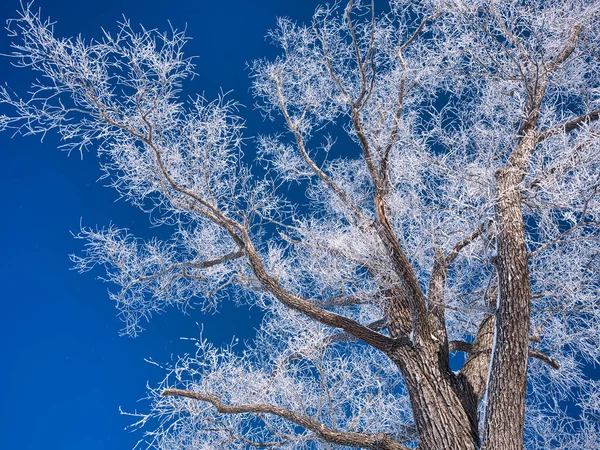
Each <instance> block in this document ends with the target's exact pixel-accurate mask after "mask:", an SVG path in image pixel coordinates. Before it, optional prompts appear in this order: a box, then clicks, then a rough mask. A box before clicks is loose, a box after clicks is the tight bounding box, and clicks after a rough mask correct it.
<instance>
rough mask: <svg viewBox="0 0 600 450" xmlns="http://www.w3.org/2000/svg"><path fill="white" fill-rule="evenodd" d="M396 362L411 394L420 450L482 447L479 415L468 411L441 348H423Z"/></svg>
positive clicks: (461, 449)
mask: <svg viewBox="0 0 600 450" xmlns="http://www.w3.org/2000/svg"><path fill="white" fill-rule="evenodd" d="M393 359H394V362H396V364H397V365H398V367H399V368H400V370H401V372H402V374H403V376H404V379H405V381H406V385H407V388H408V392H409V394H410V401H411V406H412V411H413V415H414V420H415V424H416V427H417V431H418V434H419V450H450V449H452V450H475V449H477V448H479V435H478V431H477V419H476V416H477V412H476V410H475V411H470V412H467V411H466V409H465V405H464V404H463V402H462V401H461V396H460V394H461V391H460V387H459V383H458V381H457V378H456V376H455V375H454V374H453V373H452V372H451V371H450V370H449V368H448V366H447V364H446V363H444V362H443V361H440V358H439V349H435V350H433V349H422V348H421V349H419V350H412V352H411V354H410V355H408V356H407V355H406V354H403V355H401V356H400V357H399V358H398V359H395V358H393Z"/></svg>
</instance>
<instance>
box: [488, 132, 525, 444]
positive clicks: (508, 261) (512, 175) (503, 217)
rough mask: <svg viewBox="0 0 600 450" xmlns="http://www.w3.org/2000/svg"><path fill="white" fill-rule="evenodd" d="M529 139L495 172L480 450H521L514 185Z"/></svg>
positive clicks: (520, 237)
mask: <svg viewBox="0 0 600 450" xmlns="http://www.w3.org/2000/svg"><path fill="white" fill-rule="evenodd" d="M533 139H534V136H533V133H530V134H529V136H527V137H526V138H525V139H524V140H523V142H522V144H521V148H518V149H517V151H516V152H515V154H513V156H514V159H513V161H510V163H509V165H508V166H507V167H506V168H504V169H501V170H499V171H498V174H497V175H498V184H497V192H496V199H497V203H496V220H497V226H498V238H497V239H498V241H497V247H498V255H497V258H496V268H497V272H498V310H497V313H496V325H495V337H494V348H493V352H492V362H491V371H490V380H489V386H488V397H487V407H486V421H485V431H484V447H483V448H484V449H485V450H519V449H522V448H523V437H524V432H523V427H524V423H525V397H526V394H527V363H528V336H529V318H530V313H531V306H530V298H529V296H530V282H529V272H528V268H527V247H526V243H525V224H524V220H523V212H522V209H521V192H520V183H521V181H522V179H523V173H524V172H523V167H526V157H527V154H528V153H529V152H528V150H529V149H528V146H531V145H533V144H532V142H533ZM511 163H512V164H511Z"/></svg>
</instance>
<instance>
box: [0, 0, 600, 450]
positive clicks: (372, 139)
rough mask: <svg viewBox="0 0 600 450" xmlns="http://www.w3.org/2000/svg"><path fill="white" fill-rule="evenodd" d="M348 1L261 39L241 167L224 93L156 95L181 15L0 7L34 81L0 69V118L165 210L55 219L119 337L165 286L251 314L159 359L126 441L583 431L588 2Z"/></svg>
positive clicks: (506, 442)
mask: <svg viewBox="0 0 600 450" xmlns="http://www.w3.org/2000/svg"><path fill="white" fill-rule="evenodd" d="M374 6H375V5H373V4H370V5H366V4H362V3H358V2H357V3H355V2H354V1H352V0H350V1H349V2H348V4H347V5H344V6H342V5H338V4H336V5H334V6H331V7H330V6H325V7H322V8H319V9H317V11H316V12H315V15H314V18H313V22H312V23H311V24H310V25H309V26H304V25H298V24H296V23H294V22H293V21H291V20H288V19H279V20H278V27H277V29H276V30H274V31H272V32H270V33H269V37H270V38H271V39H272V40H273V41H274V43H275V44H277V45H278V46H280V48H281V54H280V56H279V57H277V58H276V59H274V60H272V61H268V60H261V61H255V62H254V63H253V64H252V65H251V71H252V78H253V89H254V93H255V95H256V98H257V102H258V107H259V108H261V109H262V111H263V112H264V114H265V116H266V117H268V118H272V119H274V120H277V121H279V122H280V123H281V124H282V131H281V133H280V134H277V135H273V136H258V137H257V138H256V139H254V140H252V141H248V144H247V145H248V147H249V148H250V149H251V152H250V153H252V154H254V153H256V155H257V161H258V162H257V163H256V164H255V163H250V162H248V158H245V157H244V154H243V153H242V146H243V143H244V142H245V141H244V138H243V136H242V131H243V128H244V124H243V121H242V119H241V118H240V116H239V112H238V109H237V104H236V103H235V102H234V101H231V100H228V99H227V98H226V96H223V97H221V98H219V99H217V100H215V101H206V100H205V99H203V98H201V97H198V98H196V99H193V100H190V101H184V100H182V99H181V98H180V96H181V90H182V83H183V81H184V79H185V78H186V77H188V76H190V75H192V74H193V70H194V66H193V64H192V61H191V60H190V59H188V58H186V57H184V55H183V53H182V47H183V45H184V44H185V41H186V38H185V36H184V35H183V34H182V33H179V32H176V31H171V32H170V33H165V34H159V33H157V32H155V31H148V30H145V29H141V30H139V31H136V30H134V29H133V28H132V27H131V26H130V24H129V23H128V22H126V21H125V22H124V23H121V24H120V27H119V29H118V32H117V33H116V34H114V35H111V34H109V33H105V36H104V38H103V40H101V41H88V42H86V41H85V40H83V39H82V38H77V39H59V38H57V37H55V35H54V30H53V24H52V23H50V22H48V21H43V20H42V19H41V17H40V15H39V13H36V12H34V11H32V10H31V9H30V8H28V7H25V8H24V9H23V11H22V12H21V15H20V17H19V18H18V19H16V20H14V21H12V22H10V23H9V29H10V30H11V31H12V32H13V33H14V37H15V43H14V44H13V53H12V55H11V56H12V58H13V61H14V63H15V64H17V65H19V66H23V67H27V68H30V69H32V70H33V71H35V72H36V73H38V74H39V75H40V79H39V80H38V81H37V82H36V84H35V85H34V86H33V93H32V94H31V96H30V97H28V98H26V99H22V98H20V97H19V96H16V95H13V94H12V93H11V92H10V91H9V90H8V89H6V88H2V91H1V92H0V94H1V101H2V103H3V104H4V105H5V106H7V111H8V110H10V112H9V113H8V115H3V116H0V128H2V129H13V130H17V131H18V132H20V133H22V134H44V133H46V132H48V131H50V130H53V129H56V130H57V131H58V132H59V133H60V135H61V136H62V137H63V138H64V139H65V141H66V144H65V145H66V147H67V148H68V149H80V150H81V149H83V148H85V147H88V146H94V147H97V148H98V152H99V155H100V160H101V164H102V168H103V170H104V172H105V174H106V178H107V179H109V180H110V183H111V185H112V186H113V187H114V188H115V189H116V190H117V191H118V192H119V194H120V195H122V196H123V197H125V198H127V199H128V200H129V201H130V202H131V203H132V204H133V205H135V206H138V207H140V208H142V209H144V210H147V211H150V212H152V218H153V219H154V220H155V221H156V222H157V223H159V224H165V225H168V226H169V227H170V229H171V230H172V231H173V233H172V237H171V238H170V239H168V240H166V241H161V240H158V239H154V240H150V241H146V242H143V241H141V240H139V239H136V238H135V237H134V236H132V235H130V234H129V233H128V232H127V231H126V230H122V229H118V228H116V227H113V226H111V227H108V228H105V229H90V228H84V229H82V230H81V234H80V235H79V236H78V237H79V238H81V239H84V240H85V241H86V244H85V252H84V254H83V255H81V256H74V257H73V261H74V262H75V265H76V267H77V268H79V269H80V270H81V271H87V270H89V269H91V268H93V267H94V266H96V265H100V266H103V267H104V268H105V269H106V277H105V278H106V280H107V281H109V282H110V283H112V284H113V285H115V286H116V289H115V290H114V291H113V292H112V293H111V294H110V296H111V299H112V300H113V301H115V302H116V304H117V306H118V308H119V311H120V315H121V318H122V319H123V321H124V324H125V326H124V333H125V334H128V335H136V334H137V333H138V332H140V331H141V323H140V322H141V321H143V320H144V319H148V318H149V317H150V316H151V315H152V314H154V313H156V312H159V311H162V310H163V309H165V308H167V307H169V306H172V305H177V306H181V307H182V306H185V305H188V304H195V305H198V304H200V305H201V306H203V307H204V308H207V309H210V308H214V307H217V306H218V303H219V302H220V301H222V300H223V299H226V298H230V297H232V298H235V299H237V300H239V301H243V302H248V303H250V304H253V305H258V306H260V307H261V308H263V309H264V313H265V317H264V320H263V322H262V325H261V328H260V330H258V332H257V336H256V340H255V342H254V343H252V344H249V345H248V346H247V347H246V348H244V350H243V351H241V352H240V351H237V349H235V348H225V349H219V348H215V347H214V346H212V345H211V344H210V343H209V342H207V341H206V340H204V339H203V338H202V337H201V338H200V339H199V340H198V341H197V343H196V344H197V352H196V354H195V355H186V356H183V357H181V358H180V359H179V360H178V361H177V362H176V363H175V364H173V365H172V366H169V367H167V368H166V369H167V375H166V378H165V380H164V381H163V382H162V383H161V384H160V385H159V386H157V387H155V388H152V389H151V390H150V399H151V407H150V411H149V412H148V413H147V414H144V415H142V416H141V417H140V422H139V423H140V425H146V426H148V427H151V426H152V427H153V428H151V429H150V430H149V431H147V438H148V441H147V442H148V445H149V446H150V447H155V448H166V449H167V448H168V449H177V448H241V447H274V448H333V447H337V448H339V447H361V448H370V449H406V448H414V447H415V445H418V448H419V449H423V450H435V449H440V450H441V449H476V448H485V449H486V450H493V449H519V448H523V446H524V445H526V446H527V448H532V449H533V448H545V449H546V448H556V449H567V448H589V449H591V448H594V446H595V445H597V442H598V441H600V426H599V424H598V418H599V416H600V394H599V390H598V382H597V381H596V380H594V379H591V378H589V377H588V376H586V370H587V368H589V364H597V363H598V359H599V357H600V353H599V350H598V349H599V347H600V346H599V345H598V336H599V335H600V295H599V294H600V289H599V288H600V278H599V277H598V274H599V270H600V261H599V260H600V257H599V255H600V233H599V231H600V229H599V223H600V201H599V199H600V196H599V195H598V194H599V191H600V139H599V135H600V129H599V128H598V118H599V116H600V87H599V86H600V83H599V81H600V56H599V55H598V52H597V48H600V6H599V5H598V4H597V3H595V2H585V1H577V0H569V1H566V0H565V1H560V2H559V1H547V0H539V1H534V2H516V1H499V2H478V1H469V2H456V3H455V2H451V1H431V2H408V1H392V2H390V4H389V7H388V8H387V9H386V11H385V12H384V13H382V14H381V15H379V16H376V15H375V12H374V9H375V8H374ZM250 142H251V143H250ZM247 153H248V152H247ZM461 354H464V355H465V357H464V358H462V356H460V355H461ZM459 363H460V368H459V370H456V371H454V370H452V369H451V364H452V365H454V364H459ZM526 399H527V402H526Z"/></svg>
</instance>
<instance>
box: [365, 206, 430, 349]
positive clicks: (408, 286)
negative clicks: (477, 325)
mask: <svg viewBox="0 0 600 450" xmlns="http://www.w3.org/2000/svg"><path fill="white" fill-rule="evenodd" d="M375 207H376V211H377V216H378V219H379V223H378V224H377V225H379V226H378V227H377V232H378V233H379V236H380V237H381V240H382V242H383V245H384V247H385V249H386V250H387V252H388V254H389V256H390V259H391V262H392V264H393V266H394V269H395V271H396V273H397V274H398V276H399V277H400V281H401V284H402V287H403V289H404V291H405V293H406V299H407V300H408V306H409V310H410V317H411V322H412V329H413V331H414V337H415V339H416V340H417V341H418V342H419V344H422V343H424V342H429V341H430V340H431V333H430V327H429V321H428V319H427V308H426V305H425V296H424V295H423V291H422V290H421V287H420V286H419V282H418V280H417V276H416V275H415V273H414V271H413V268H412V266H411V264H410V262H409V261H408V258H407V257H406V255H405V254H404V251H403V250H402V248H401V247H400V244H399V243H398V239H397V238H396V235H395V233H394V231H393V229H392V227H391V225H390V223H389V222H388V220H387V216H386V214H385V211H384V205H383V202H382V201H381V199H380V198H378V197H376V198H375Z"/></svg>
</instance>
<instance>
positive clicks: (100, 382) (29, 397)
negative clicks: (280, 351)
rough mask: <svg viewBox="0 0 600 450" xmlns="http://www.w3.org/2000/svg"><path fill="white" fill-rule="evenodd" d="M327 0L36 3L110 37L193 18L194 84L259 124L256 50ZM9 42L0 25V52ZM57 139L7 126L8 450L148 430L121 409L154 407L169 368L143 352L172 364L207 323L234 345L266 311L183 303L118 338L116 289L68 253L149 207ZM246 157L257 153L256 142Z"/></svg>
mask: <svg viewBox="0 0 600 450" xmlns="http://www.w3.org/2000/svg"><path fill="white" fill-rule="evenodd" d="M318 3H320V2H319V1H318V0H302V1H300V0H298V1H281V0H252V1H250V0H246V1H243V0H218V1H217V0H195V1H190V0H187V1H183V0H168V1H162V2H159V1H156V0H122V1H118V0H103V1H102V2H98V1H90V2H88V1H81V0H37V1H36V3H35V6H37V7H39V8H41V9H42V15H43V16H50V17H51V18H52V19H53V20H55V21H57V22H58V23H57V25H56V31H57V33H58V34H59V35H61V36H72V35H77V34H81V35H83V36H85V37H98V36H99V35H100V28H101V27H104V28H105V29H107V30H111V29H115V23H116V21H118V20H120V19H121V17H122V15H123V14H125V15H126V16H127V17H128V18H129V19H131V21H132V23H133V24H137V23H142V24H144V26H145V27H146V28H154V27H156V28H159V29H167V28H168V22H167V21H169V20H170V21H171V23H172V24H173V26H174V27H176V28H179V29H181V28H183V27H185V26H186V25H187V35H188V36H189V37H191V38H193V40H192V41H190V42H189V44H188V45H187V54H188V55H189V56H192V55H195V56H198V57H199V58H198V59H197V60H196V63H197V72H198V73H199V76H198V77H196V78H195V79H194V80H193V81H191V82H189V83H187V85H186V93H188V94H196V93H202V92H204V93H205V95H206V97H207V98H209V99H210V98H214V97H215V96H216V94H217V93H218V92H219V89H220V88H223V90H224V91H229V90H233V93H232V98H235V99H237V100H239V101H240V102H241V103H243V104H245V105H247V106H248V108H246V109H245V110H243V111H242V115H243V116H244V117H245V118H246V119H247V126H248V134H249V135H252V134H256V133H258V132H267V131H269V130H270V129H271V128H272V127H273V126H274V125H272V124H270V123H264V122H263V121H262V118H261V117H260V115H259V114H258V113H257V112H256V111H254V110H253V109H252V107H251V106H252V98H251V96H250V95H249V93H248V88H249V86H250V82H249V79H248V72H247V70H246V69H245V65H246V62H249V61H251V60H252V59H255V58H258V57H262V56H269V55H273V54H274V52H275V49H274V48H273V47H272V46H271V45H270V44H269V43H268V42H266V41H265V39H264V35H265V33H266V32H267V30H268V29H269V28H272V27H273V26H274V24H275V17H276V16H288V17H292V18H295V19H297V20H298V21H302V22H306V21H309V19H310V17H311V15H312V12H313V11H314V8H315V7H316V5H317V4H318ZM18 8H19V0H2V1H0V20H2V21H4V20H6V19H8V18H10V17H15V15H16V13H15V11H16V9H18ZM9 51H10V49H9V39H8V38H7V36H6V33H2V34H1V35H0V53H3V54H4V53H8V52H9ZM28 77H29V74H27V73H26V72H25V71H23V70H17V69H15V68H13V67H11V65H10V62H9V61H8V60H7V58H0V82H2V83H4V82H7V83H8V84H9V85H10V86H11V87H12V88H13V89H14V90H16V91H17V92H23V91H24V90H25V89H26V88H27V86H26V84H25V81H26V80H27V79H28ZM58 144H59V142H58V140H57V138H56V136H55V135H49V136H47V137H46V138H45V140H44V142H43V143H40V142H39V139H38V138H32V137H29V138H26V139H23V138H20V137H15V138H13V139H11V138H10V135H9V134H7V133H4V134H0V151H1V152H2V153H1V154H2V159H1V168H2V170H1V173H2V176H0V183H1V188H0V192H1V193H2V196H1V198H2V207H1V217H2V220H0V250H1V252H2V258H1V260H0V265H1V270H0V277H1V281H2V294H1V300H0V304H1V306H2V312H1V313H0V342H1V346H0V349H1V350H2V356H1V358H0V364H1V366H0V386H2V394H1V398H2V399H1V401H0V404H1V405H2V406H1V407H0V448H1V449H11V450H12V449H22V450H29V449H42V448H43V449H64V450H67V449H69V450H70V449H73V450H74V449H77V450H81V449H86V450H96V449H98V450H99V449H114V450H121V449H129V448H132V447H133V446H134V444H135V443H136V442H137V440H138V439H139V438H140V437H141V434H140V433H130V432H128V431H124V428H125V427H126V426H127V425H128V424H129V423H131V419H130V418H127V417H125V416H121V415H119V411H118V407H119V406H121V407H122V408H123V409H125V410H127V411H133V410H135V409H136V408H138V409H143V404H138V403H137V400H138V399H139V398H142V397H143V396H144V394H145V384H146V381H149V382H150V383H153V382H156V381H158V380H159V379H160V378H161V377H162V372H161V371H160V370H158V369H157V368H156V367H154V366H152V365H150V364H148V363H146V362H144V358H153V359H154V360H156V361H159V362H165V361H169V360H170V358H171V355H172V354H178V353H183V352H188V351H193V348H192V347H191V346H190V344H189V343H186V342H185V341H180V340H179V337H180V336H188V337H194V336H197V334H198V325H196V323H204V336H205V337H207V338H208V339H210V340H212V341H213V342H215V343H224V344H225V343H229V342H231V339H232V336H233V335H235V336H237V337H240V338H242V339H244V338H249V337H251V336H252V329H253V327H254V326H256V323H257V320H258V317H259V314H258V312H257V311H256V310H250V311H248V310H247V309H243V308H235V307H233V306H231V305H223V307H222V308H221V312H220V313H219V314H217V315H210V316H203V315H202V314H200V313H199V312H194V311H192V313H191V315H190V316H183V315H182V314H181V313H179V312H178V311H171V312H169V313H167V314H164V315H162V316H160V317H156V318H155V319H154V320H153V321H152V322H151V323H150V324H148V326H147V331H145V332H144V333H143V334H142V335H141V336H140V337H139V338H137V339H130V338H124V337H119V336H118V331H119V329H120V328H121V323H120V322H119V320H118V319H117V317H116V310H115V308H114V305H113V304H112V303H111V302H110V301H109V300H108V297H107V294H106V289H107V288H108V286H107V285H105V284H103V283H102V282H100V281H98V280H96V279H95V275H100V273H99V272H98V273H95V274H89V273H88V274H85V275H78V274H77V273H75V272H73V271H71V270H69V269H70V267H71V263H70V261H69V259H68V254H70V253H76V252H78V251H79V250H80V249H81V241H76V240H74V239H73V238H72V236H71V235H70V232H71V231H72V232H77V231H78V229H79V224H80V221H81V222H82V223H83V224H84V225H86V226H94V225H99V226H103V225H108V224H109V223H110V222H111V221H112V222H113V223H114V224H115V225H116V226H118V227H128V228H130V229H132V231H133V232H134V233H135V234H138V235H142V236H148V235H149V231H148V219H147V217H146V216H145V215H144V214H143V213H141V212H139V211H137V210H135V209H134V208H132V207H131V206H129V205H128V204H126V203H125V202H123V201H116V198H117V195H116V193H115V192H114V191H112V190H111V189H108V188H104V187H103V185H102V183H101V182H100V183H97V182H96V179H97V178H98V176H99V175H100V171H99V169H98V166H97V160H96V157H95V155H94V154H93V153H89V154H86V155H84V159H83V161H82V160H80V158H79V155H78V154H73V155H72V156H71V157H67V155H66V154H65V153H62V152H60V151H59V150H57V145H58ZM245 151H246V152H247V153H249V152H252V151H253V149H252V146H251V145H249V146H248V147H247V148H246V150H245Z"/></svg>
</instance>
